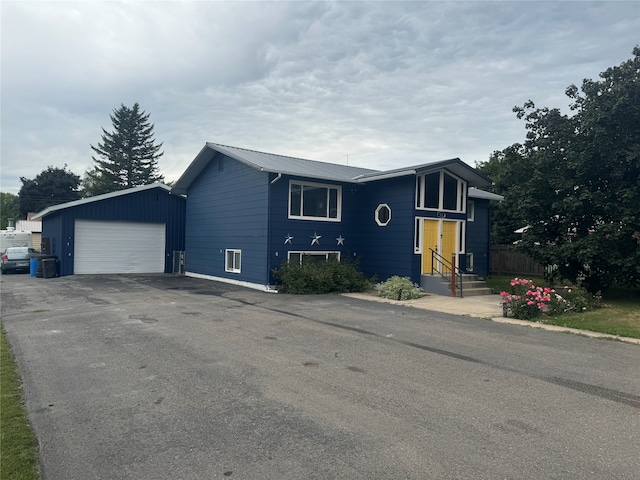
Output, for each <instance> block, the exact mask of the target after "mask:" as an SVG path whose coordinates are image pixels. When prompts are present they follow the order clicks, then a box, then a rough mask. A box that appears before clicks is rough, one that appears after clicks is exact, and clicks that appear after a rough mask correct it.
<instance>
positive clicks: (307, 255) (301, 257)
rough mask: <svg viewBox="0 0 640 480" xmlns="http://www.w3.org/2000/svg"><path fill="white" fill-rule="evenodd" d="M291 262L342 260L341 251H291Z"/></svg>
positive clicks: (289, 257)
mask: <svg viewBox="0 0 640 480" xmlns="http://www.w3.org/2000/svg"><path fill="white" fill-rule="evenodd" d="M287 258H288V259H289V262H297V263H300V264H302V263H306V262H317V261H322V262H326V261H328V260H338V261H340V252H328V251H327V252H289V255H288V257H287Z"/></svg>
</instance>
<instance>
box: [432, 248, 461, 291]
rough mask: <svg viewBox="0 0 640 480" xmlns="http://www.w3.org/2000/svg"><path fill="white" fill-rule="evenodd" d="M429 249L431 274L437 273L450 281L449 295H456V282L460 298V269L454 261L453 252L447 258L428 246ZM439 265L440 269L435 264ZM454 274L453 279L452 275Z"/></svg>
mask: <svg viewBox="0 0 640 480" xmlns="http://www.w3.org/2000/svg"><path fill="white" fill-rule="evenodd" d="M429 250H430V251H431V275H433V274H434V272H435V273H437V274H439V275H440V276H441V277H442V278H443V279H444V280H446V281H447V282H450V283H451V296H454V297H455V296H456V283H457V284H458V285H457V287H458V288H459V289H460V297H461V298H462V270H460V269H459V268H458V267H457V266H456V263H455V254H452V255H451V260H447V259H446V258H444V257H443V256H442V255H440V254H439V253H438V252H436V251H435V250H433V249H432V248H429ZM438 263H439V264H440V265H441V268H440V270H438V268H437V267H436V265H437V264H438ZM454 276H455V280H454V278H453V277H454Z"/></svg>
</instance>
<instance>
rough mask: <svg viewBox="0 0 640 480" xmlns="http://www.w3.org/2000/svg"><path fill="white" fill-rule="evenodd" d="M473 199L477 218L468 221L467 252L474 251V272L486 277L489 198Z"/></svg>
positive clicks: (487, 268) (489, 222)
mask: <svg viewBox="0 0 640 480" xmlns="http://www.w3.org/2000/svg"><path fill="white" fill-rule="evenodd" d="M471 200H473V202H474V204H475V219H474V221H473V222H469V221H467V245H466V253H467V254H468V253H473V262H474V268H473V273H475V274H477V275H480V276H481V277H486V276H487V275H489V252H490V243H489V242H490V239H489V233H490V228H491V219H490V215H489V200H482V199H478V198H473V199H471ZM465 266H466V265H465Z"/></svg>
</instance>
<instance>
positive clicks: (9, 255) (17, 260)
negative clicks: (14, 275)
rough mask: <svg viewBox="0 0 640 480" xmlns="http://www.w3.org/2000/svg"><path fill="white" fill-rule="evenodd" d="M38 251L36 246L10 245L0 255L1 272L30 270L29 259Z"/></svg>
mask: <svg viewBox="0 0 640 480" xmlns="http://www.w3.org/2000/svg"><path fill="white" fill-rule="evenodd" d="M37 253H38V252H37V251H36V249H35V248H29V247H9V248H7V249H6V250H5V251H4V252H3V253H2V257H0V262H1V263H0V272H2V273H8V272H18V271H24V272H28V271H29V260H31V256H32V255H36V254H37Z"/></svg>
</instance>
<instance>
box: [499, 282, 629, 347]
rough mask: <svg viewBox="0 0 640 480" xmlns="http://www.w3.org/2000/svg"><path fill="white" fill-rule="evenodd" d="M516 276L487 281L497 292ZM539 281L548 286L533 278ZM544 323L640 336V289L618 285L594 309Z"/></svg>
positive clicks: (504, 289) (505, 287)
mask: <svg viewBox="0 0 640 480" xmlns="http://www.w3.org/2000/svg"><path fill="white" fill-rule="evenodd" d="M511 279H512V277H507V276H492V277H489V278H488V279H487V285H488V286H489V287H491V288H492V289H493V291H494V292H495V293H500V292H501V291H507V292H509V291H511V285H510V284H509V282H510V281H511ZM527 279H529V280H533V282H534V283H535V284H536V285H540V286H545V285H546V283H545V281H544V279H543V278H529V277H527ZM543 322H544V323H546V324H548V325H558V326H561V327H569V328H578V329H581V330H589V331H592V332H600V333H608V334H611V335H620V336H623V337H631V338H640V291H638V290H623V289H616V290H612V291H610V292H607V293H605V295H604V298H603V300H602V308H598V309H596V310H593V311H590V312H583V313H571V314H566V315H559V316H557V317H544V320H543Z"/></svg>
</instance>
